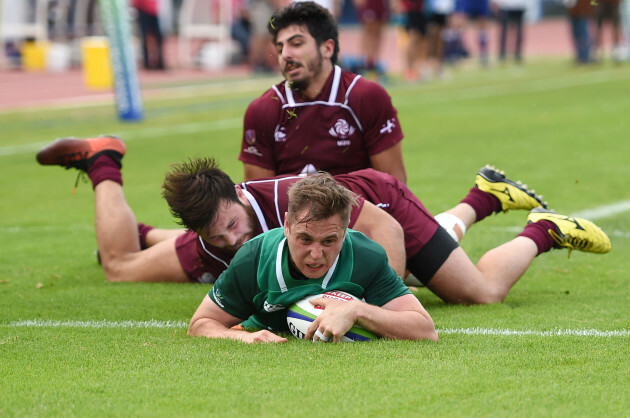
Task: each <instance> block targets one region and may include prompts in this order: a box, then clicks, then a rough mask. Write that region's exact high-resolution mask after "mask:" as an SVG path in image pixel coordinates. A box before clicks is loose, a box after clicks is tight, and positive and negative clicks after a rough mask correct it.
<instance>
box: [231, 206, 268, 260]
mask: <svg viewBox="0 0 630 418" xmlns="http://www.w3.org/2000/svg"><path fill="white" fill-rule="evenodd" d="M243 208H244V209H245V213H246V214H247V232H245V233H244V234H243V236H242V237H241V239H240V240H239V241H238V243H236V244H235V245H231V246H229V247H224V248H223V249H224V250H226V251H228V252H231V253H236V252H237V251H238V250H239V249H240V248H241V247H242V246H243V244H245V243H246V242H247V241H249V240H250V239H252V238H254V237H255V236H256V235H258V234H259V233H260V229H261V228H260V223H259V222H258V217H257V216H256V212H255V211H254V209H253V208H252V207H251V206H248V205H243Z"/></svg>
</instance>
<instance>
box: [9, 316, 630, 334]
mask: <svg viewBox="0 0 630 418" xmlns="http://www.w3.org/2000/svg"><path fill="white" fill-rule="evenodd" d="M0 326H3V327H7V328H37V327H39V328H57V327H62V328H64V327H65V328H187V327H188V322H187V321H158V320H155V319H152V320H149V321H132V320H128V321H107V320H101V321H69V320H68V321H53V320H41V319H27V320H21V321H13V322H9V323H6V324H0ZM437 331H438V334H442V335H451V334H455V335H477V336H479V335H496V336H527V335H532V336H540V337H630V330H627V329H622V330H598V329H563V328H557V329H552V330H514V329H499V328H439V329H438V330H437Z"/></svg>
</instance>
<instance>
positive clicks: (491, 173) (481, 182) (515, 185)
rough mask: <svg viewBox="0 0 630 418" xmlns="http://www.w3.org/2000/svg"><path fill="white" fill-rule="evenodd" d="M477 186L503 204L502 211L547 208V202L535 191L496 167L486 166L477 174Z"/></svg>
mask: <svg viewBox="0 0 630 418" xmlns="http://www.w3.org/2000/svg"><path fill="white" fill-rule="evenodd" d="M475 185H476V186H477V188H479V190H481V191H483V192H486V193H490V194H491V195H493V196H494V197H496V198H497V199H499V202H501V210H502V211H503V212H507V211H508V210H510V209H525V210H531V209H534V208H537V207H543V208H545V209H546V208H547V202H545V201H544V200H543V197H542V195H537V194H536V191H535V190H529V188H528V187H527V185H526V184H522V183H521V182H520V181H519V182H514V181H512V180H510V179H509V178H507V177H506V176H505V173H504V172H503V171H501V170H498V169H496V168H495V167H494V166H490V165H486V166H485V167H483V168H482V169H481V170H479V172H478V173H477V177H476V179H475Z"/></svg>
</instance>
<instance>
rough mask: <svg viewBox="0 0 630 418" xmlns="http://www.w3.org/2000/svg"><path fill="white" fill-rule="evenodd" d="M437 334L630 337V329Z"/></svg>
mask: <svg viewBox="0 0 630 418" xmlns="http://www.w3.org/2000/svg"><path fill="white" fill-rule="evenodd" d="M437 331H438V334H461V335H498V336H501V335H517V336H520V335H534V336H539V337H630V330H627V329H620V330H612V331H602V330H598V329H562V328H557V329H553V330H548V331H536V330H514V329H496V328H442V329H438V330H437Z"/></svg>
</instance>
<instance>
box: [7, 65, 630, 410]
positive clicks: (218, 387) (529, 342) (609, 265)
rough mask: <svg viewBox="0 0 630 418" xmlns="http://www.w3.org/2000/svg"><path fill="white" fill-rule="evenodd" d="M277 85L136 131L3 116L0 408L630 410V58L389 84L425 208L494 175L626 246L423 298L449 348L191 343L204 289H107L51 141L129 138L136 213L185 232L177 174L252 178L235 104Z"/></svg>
mask: <svg viewBox="0 0 630 418" xmlns="http://www.w3.org/2000/svg"><path fill="white" fill-rule="evenodd" d="M275 80H276V79H254V80H245V81H217V82H213V83H207V84H206V83H197V84H193V85H190V86H186V85H173V86H164V87H165V90H164V91H163V92H162V94H160V95H155V96H152V97H150V98H146V99H145V105H146V120H145V121H144V122H142V123H136V124H123V123H119V122H118V121H117V120H116V117H115V112H114V108H113V104H111V105H106V106H89V105H77V106H76V107H73V108H70V107H65V108H42V109H35V110H29V111H16V112H4V113H0V127H1V129H0V190H2V204H1V205H0V301H1V302H2V309H1V310H0V370H1V372H0V416H6V417H10V416H20V417H21V416H60V415H61V416H209V415H212V416H215V415H216V416H289V415H295V416H309V415H310V416H313V415H319V416H374V417H376V416H527V417H531V416H571V417H573V416H618V417H621V416H628V411H629V410H630V390H629V388H630V273H629V271H630V257H629V255H630V215H629V212H630V189H629V188H628V185H627V183H628V180H629V179H630V163H629V158H630V141H629V140H628V134H629V132H630V122H629V121H630V118H629V116H628V109H630V71H629V69H628V67H627V66H621V67H613V66H606V65H604V66H599V67H592V68H573V67H571V66H569V65H568V64H567V62H564V61H562V62H560V61H539V62H533V63H529V64H528V65H527V66H525V67H523V68H514V67H506V68H494V69H491V70H485V71H483V70H478V69H463V70H459V71H456V72H455V73H454V74H452V77H451V78H450V80H448V81H445V82H435V83H430V84H425V85H405V84H401V83H395V82H392V83H391V84H390V85H388V86H387V88H388V90H389V92H390V93H391V95H392V98H393V101H394V104H395V105H396V107H397V108H398V111H399V116H400V120H401V123H402V124H403V129H404V131H405V133H406V139H405V141H404V152H405V161H406V165H407V171H408V176H409V185H410V187H411V188H412V189H413V190H414V191H415V192H416V194H417V195H418V196H419V197H420V198H421V199H422V200H423V202H424V203H425V205H426V206H427V208H428V209H429V210H431V211H432V212H433V213H439V212H440V211H443V210H446V209H448V208H449V207H451V206H452V205H454V204H455V203H457V202H458V201H459V199H461V198H462V197H463V196H464V195H465V193H466V192H467V190H468V189H469V188H470V187H471V186H472V184H473V182H474V176H475V173H476V171H477V170H478V169H479V168H480V167H482V166H483V165H484V164H486V163H492V164H495V165H497V166H498V167H500V168H502V169H503V170H505V171H506V172H507V173H508V175H509V176H510V177H511V178H513V179H514V180H516V179H521V180H523V181H524V182H526V183H528V184H529V185H530V186H533V187H535V188H536V190H537V192H539V193H542V194H544V196H545V199H546V200H547V201H548V202H549V204H550V206H551V207H552V208H554V209H556V210H557V211H559V212H561V213H564V214H578V215H582V216H589V217H591V218H592V219H593V220H594V221H596V223H597V224H598V225H600V226H601V227H602V228H603V229H604V230H605V231H606V232H607V233H608V234H609V235H610V237H611V240H612V242H613V250H612V251H611V252H610V253H608V254H605V255H594V254H585V253H579V252H577V251H575V252H573V253H572V255H571V258H567V252H566V251H553V252H551V253H548V254H544V255H542V256H541V257H539V258H537V259H536V260H535V261H534V263H533V265H532V266H531V268H530V269H529V270H528V272H527V273H526V274H525V276H524V277H523V278H522V279H521V280H520V281H519V282H518V283H517V285H516V286H515V287H514V288H513V289H512V292H511V293H510V294H509V296H508V297H507V299H506V300H505V302H504V303H501V304H495V305H488V306H471V307H462V306H450V305H447V304H445V303H443V302H441V301H440V300H439V299H438V298H437V297H435V296H434V295H433V294H431V293H430V292H429V291H427V290H425V289H420V290H419V291H418V292H417V293H416V294H417V297H418V298H419V299H420V301H421V302H422V303H423V305H424V306H425V307H426V308H427V310H428V311H429V313H430V314H431V315H432V317H433V320H434V322H435V324H436V327H437V329H438V331H439V334H440V340H439V341H438V342H437V343H432V342H404V341H377V342H371V343H364V344H338V345H331V344H312V343H309V342H306V341H300V340H295V339H292V340H290V341H289V343H288V344H282V345H253V346H250V345H245V344H241V343H238V342H233V341H214V340H208V339H203V338H190V337H187V336H186V328H187V323H188V320H189V319H190V317H191V316H192V314H193V312H194V311H195V309H196V308H197V306H198V304H199V302H200V301H201V299H202V298H203V297H204V295H205V293H206V292H207V291H208V287H207V286H205V285H181V284H180V285H178V284H122V283H108V282H106V280H105V276H104V274H103V272H102V270H101V269H100V267H99V265H98V264H97V263H96V260H95V257H94V250H95V248H96V241H95V237H94V232H93V201H92V198H93V193H92V191H91V187H90V185H89V184H88V183H80V184H79V189H78V192H77V193H76V194H74V195H73V194H72V188H73V183H74V181H75V178H76V173H75V172H74V171H71V172H70V171H65V170H63V169H61V168H57V167H40V166H38V165H37V164H36V162H35V158H34V156H35V153H36V152H37V150H38V149H39V148H40V147H42V146H43V145H44V144H45V143H47V142H49V141H51V140H53V139H55V138H56V137H61V136H77V137H85V136H92V135H98V134H101V133H114V134H119V135H120V136H122V137H123V138H124V139H125V140H126V141H127V146H128V153H127V155H126V156H125V158H124V161H123V162H124V170H123V174H124V181H125V191H126V194H127V198H128V201H129V203H130V205H131V207H132V208H133V209H134V210H135V212H136V215H137V218H138V220H139V221H142V222H145V223H149V224H153V225H156V226H160V227H175V226H176V225H175V223H174V221H173V219H172V217H171V215H170V213H169V211H168V209H167V206H166V204H165V202H164V201H163V200H162V198H161V196H160V191H161V190H160V185H161V182H162V179H163V175H164V172H165V171H166V169H167V166H168V164H170V163H173V162H178V161H181V160H182V159H185V158H188V157H195V156H204V155H212V156H215V157H216V158H217V159H218V160H219V161H220V162H221V164H222V167H223V168H224V169H225V170H226V171H227V172H228V173H229V174H230V175H232V176H233V178H234V179H235V180H240V179H241V178H242V171H241V170H242V169H241V165H240V163H239V162H238V161H237V159H236V155H237V153H238V151H239V146H240V135H241V119H242V115H243V112H244V110H245V108H246V106H247V104H248V103H249V101H250V100H251V99H253V98H254V97H256V96H258V95H259V94H260V93H261V92H262V91H263V90H264V89H265V88H267V87H268V86H269V85H271V84H272V82H274V81H275ZM525 218H526V213H525V212H510V213H507V214H500V215H497V216H493V217H491V218H488V219H486V220H484V221H483V222H482V223H480V224H479V225H476V226H474V227H473V228H471V230H470V231H469V233H468V235H467V236H466V238H465V240H464V242H463V243H462V246H463V247H464V249H465V250H466V251H467V252H468V253H469V255H470V256H471V258H472V259H473V260H477V259H478V258H479V257H480V256H481V255H482V254H483V253H484V252H485V251H487V250H488V249H490V248H492V247H494V246H497V245H499V244H500V243H502V242H505V241H507V240H509V239H511V238H512V237H514V236H515V235H516V234H517V233H518V232H519V231H520V230H521V228H522V227H523V226H524V224H525Z"/></svg>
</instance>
